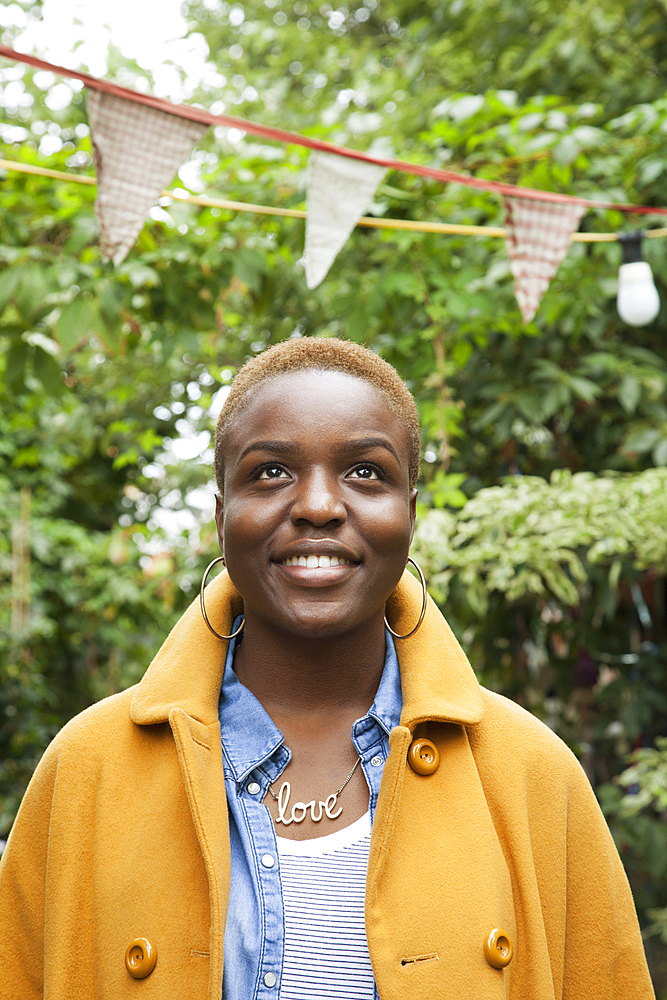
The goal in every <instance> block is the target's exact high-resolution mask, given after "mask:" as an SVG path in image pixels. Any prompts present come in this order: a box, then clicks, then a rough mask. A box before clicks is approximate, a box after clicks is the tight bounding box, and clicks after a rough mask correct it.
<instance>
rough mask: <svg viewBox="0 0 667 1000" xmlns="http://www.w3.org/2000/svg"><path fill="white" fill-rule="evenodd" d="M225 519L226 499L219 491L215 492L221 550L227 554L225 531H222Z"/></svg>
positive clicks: (216, 519)
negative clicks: (224, 539)
mask: <svg viewBox="0 0 667 1000" xmlns="http://www.w3.org/2000/svg"><path fill="white" fill-rule="evenodd" d="M224 520H225V504H224V500H223V498H222V497H221V496H220V494H219V493H216V494H215V523H216V525H217V528H218V545H219V546H220V552H221V553H222V555H223V556H224V554H225V545H224V541H223V538H224V536H223V531H222V528H223V524H224Z"/></svg>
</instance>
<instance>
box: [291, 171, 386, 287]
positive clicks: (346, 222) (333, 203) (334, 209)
mask: <svg viewBox="0 0 667 1000" xmlns="http://www.w3.org/2000/svg"><path fill="white" fill-rule="evenodd" d="M386 173H387V170H386V168H385V167H378V166H376V165H375V164H374V163H365V162H364V161H363V160H352V159H350V158H349V157H347V156H335V155H333V154H331V153H320V152H313V153H311V155H310V160H309V161H308V191H307V195H306V212H307V216H306V249H305V251H304V257H305V261H306V284H307V285H308V287H309V288H316V287H317V286H318V285H319V284H320V282H321V281H322V280H323V279H324V278H325V277H326V274H327V272H328V270H329V268H330V267H331V265H332V264H333V262H334V260H335V259H336V256H337V254H338V253H339V251H340V250H342V248H343V247H344V245H345V243H346V241H347V239H348V237H349V235H350V233H351V232H352V230H353V229H354V227H355V226H356V224H357V222H358V221H359V219H360V218H361V216H362V215H363V213H364V211H365V210H366V208H367V206H368V204H369V202H370V201H372V200H373V196H374V194H375V192H376V191H377V188H378V185H379V184H380V182H381V180H382V178H383V177H384V175H385V174H386Z"/></svg>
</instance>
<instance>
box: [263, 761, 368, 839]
mask: <svg viewBox="0 0 667 1000" xmlns="http://www.w3.org/2000/svg"><path fill="white" fill-rule="evenodd" d="M360 763H361V756H359V757H357V759H356V761H355V764H354V767H353V768H352V770H351V771H350V773H349V774H348V776H347V778H346V779H345V781H344V782H343V784H342V785H341V786H340V788H339V789H338V791H337V792H332V793H331V795H327V797H326V799H324V801H322V800H320V801H319V802H316V801H315V799H312V800H311V801H310V802H295V803H294V805H293V806H292V810H291V814H290V816H289V817H288V814H287V809H288V807H289V797H290V791H291V789H290V783H289V781H283V783H282V785H281V786H280V791H279V792H278V794H277V795H276V793H275V792H274V790H273V789H272V788H271V785H269V786H268V790H269V793H270V794H271V796H272V797H273V798H274V799H275V801H276V802H277V803H278V818H277V819H276V821H275V822H276V823H283V824H284V825H285V826H289V825H290V824H291V823H303V821H304V819H305V818H306V816H307V815H308V810H309V809H310V818H311V819H312V820H313V822H314V823H319V822H320V820H321V819H322V816H323V815H324V816H326V817H327V819H338V817H339V816H340V814H341V813H342V811H343V807H342V806H338V810H337V811H335V810H336V806H337V804H338V796H339V795H340V793H341V792H342V791H343V789H344V788H345V786H346V785H347V783H348V782H349V781H350V780H351V779H352V775H353V774H354V772H355V771H356V770H357V768H358V767H359V764H360ZM298 813H301V815H298Z"/></svg>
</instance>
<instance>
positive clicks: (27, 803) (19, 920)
mask: <svg viewBox="0 0 667 1000" xmlns="http://www.w3.org/2000/svg"><path fill="white" fill-rule="evenodd" d="M56 771H57V755H56V752H55V750H54V748H53V745H52V746H51V748H49V750H47V752H46V754H45V755H44V757H43V758H42V761H41V763H40V764H39V766H38V768H37V770H36V772H35V774H34V775H33V778H32V781H31V782H30V785H29V786H28V790H27V792H26V794H25V797H24V799H23V802H22V804H21V807H20V809H19V812H18V815H17V817H16V820H15V822H14V826H13V828H12V831H11V833H10V835H9V840H8V841H7V847H6V848H5V851H4V854H3V856H2V860H1V861H0V913H1V914H2V933H0V1000H16V998H17V997H20V998H21V1000H41V998H42V997H43V996H44V911H45V905H46V892H47V886H46V871H47V860H48V840H49V822H50V816H51V804H52V800H53V790H54V785H55V778H56Z"/></svg>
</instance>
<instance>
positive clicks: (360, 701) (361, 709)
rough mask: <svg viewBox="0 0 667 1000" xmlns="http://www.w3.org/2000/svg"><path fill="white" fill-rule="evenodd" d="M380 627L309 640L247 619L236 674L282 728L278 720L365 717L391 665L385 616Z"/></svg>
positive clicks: (377, 623)
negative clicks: (386, 663)
mask: <svg viewBox="0 0 667 1000" xmlns="http://www.w3.org/2000/svg"><path fill="white" fill-rule="evenodd" d="M377 619H378V620H377V621H375V620H372V621H371V622H370V623H369V622H368V621H367V622H365V623H364V625H363V628H362V629H359V630H353V631H351V632H349V633H346V634H345V635H343V636H336V637H335V638H331V637H327V638H317V639H313V638H303V637H301V636H295V635H292V634H290V633H287V632H282V631H280V630H276V629H275V627H274V626H272V625H271V626H268V625H267V624H266V623H265V622H263V621H262V620H261V619H257V618H256V617H255V616H253V615H251V616H250V618H249V620H248V618H246V624H245V628H244V636H243V642H242V643H241V645H240V647H239V649H238V652H237V653H236V655H235V657H234V671H235V673H236V675H237V677H238V678H239V680H240V681H241V683H242V684H244V685H245V686H246V687H247V688H249V690H250V691H252V693H253V694H254V695H255V697H256V698H257V699H258V701H259V702H260V703H261V704H262V706H263V707H264V708H265V709H266V711H267V712H268V713H269V715H270V716H271V717H272V718H273V719H274V721H275V722H276V723H277V724H278V718H282V719H285V720H287V719H289V718H294V717H296V718H300V719H301V720H304V717H310V718H311V719H315V718H316V717H318V716H319V717H322V718H325V719H331V721H332V722H333V719H334V718H338V717H340V716H341V715H344V716H345V717H348V716H349V715H350V714H352V715H355V714H356V716H357V717H358V716H360V715H364V714H365V713H366V712H367V711H368V709H369V708H370V707H371V705H372V704H373V700H374V698H375V693H376V691H377V689H378V686H379V684H380V679H381V677H382V671H383V668H384V661H385V635H384V622H383V617H382V612H380V614H379V615H378V616H377Z"/></svg>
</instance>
